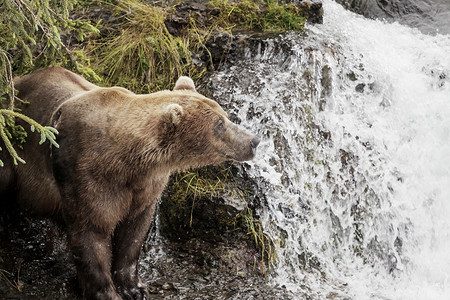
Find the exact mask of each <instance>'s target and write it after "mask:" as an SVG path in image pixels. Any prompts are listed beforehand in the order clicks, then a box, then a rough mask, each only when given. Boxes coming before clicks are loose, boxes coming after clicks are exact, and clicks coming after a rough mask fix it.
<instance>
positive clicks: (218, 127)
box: [216, 118, 225, 133]
mask: <svg viewBox="0 0 450 300" xmlns="http://www.w3.org/2000/svg"><path fill="white" fill-rule="evenodd" d="M223 131H225V122H224V121H223V119H222V118H220V119H218V120H217V122H216V132H217V133H221V132H223Z"/></svg>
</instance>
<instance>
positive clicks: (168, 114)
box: [158, 76, 259, 169]
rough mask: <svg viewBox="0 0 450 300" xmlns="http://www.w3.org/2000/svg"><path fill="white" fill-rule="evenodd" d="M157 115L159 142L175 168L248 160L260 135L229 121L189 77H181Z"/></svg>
mask: <svg viewBox="0 0 450 300" xmlns="http://www.w3.org/2000/svg"><path fill="white" fill-rule="evenodd" d="M169 93H170V97H169V99H170V100H169V101H167V102H165V104H164V105H165V107H164V112H163V115H162V117H161V118H160V126H159V128H160V130H158V132H159V146H160V147H161V148H163V149H167V150H166V151H167V152H166V153H171V154H172V155H171V156H172V158H171V160H172V162H173V163H174V164H175V165H176V166H177V169H185V168H192V167H200V166H205V165H209V164H218V163H221V162H224V161H227V160H232V161H246V160H251V159H252V158H253V157H254V155H255V151H256V147H257V146H258V144H259V138H258V137H256V136H255V135H254V134H252V133H251V132H249V131H248V130H246V129H245V128H243V127H242V126H240V125H237V124H234V123H232V122H231V121H230V120H229V119H228V116H227V113H226V112H225V111H224V110H223V109H222V107H221V106H220V105H219V104H218V103H217V102H215V101H213V100H211V99H208V98H206V97H204V96H203V95H201V94H199V93H198V92H197V91H196V89H195V85H194V83H193V81H192V79H191V78H189V77H184V76H183V77H180V79H178V81H177V83H176V84H175V87H174V90H173V91H172V92H169Z"/></svg>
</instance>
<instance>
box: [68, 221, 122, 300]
mask: <svg viewBox="0 0 450 300" xmlns="http://www.w3.org/2000/svg"><path fill="white" fill-rule="evenodd" d="M72 228H75V229H74V230H70V229H69V238H70V245H71V249H72V253H73V257H74V262H75V265H76V268H77V274H78V280H79V282H80V287H81V289H82V291H83V297H84V299H96V300H121V299H122V298H121V297H120V296H119V295H118V294H117V292H116V290H115V288H114V284H113V280H112V278H111V268H110V264H111V238H110V236H109V234H107V233H103V232H99V231H96V230H93V229H86V228H85V229H83V230H80V227H79V226H77V224H74V225H73V226H72Z"/></svg>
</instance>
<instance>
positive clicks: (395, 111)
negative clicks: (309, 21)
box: [214, 0, 450, 300]
mask: <svg viewBox="0 0 450 300" xmlns="http://www.w3.org/2000/svg"><path fill="white" fill-rule="evenodd" d="M324 10H325V16H324V24H322V25H314V26H311V27H309V28H308V37H306V38H304V37H301V36H298V35H295V34H289V35H285V36H283V37H278V38H272V39H267V40H266V41H265V42H264V43H263V44H262V47H261V50H260V51H259V52H258V53H256V54H255V53H248V58H249V60H248V61H245V62H242V63H241V64H240V65H238V66H234V67H231V68H230V69H229V70H226V71H223V72H220V73H218V74H217V75H216V77H215V79H214V81H215V82H223V87H222V89H219V90H221V91H220V92H217V94H216V95H215V99H218V100H219V101H220V102H222V103H228V102H231V103H234V106H233V108H231V110H232V111H234V113H235V114H236V115H237V116H238V117H239V119H240V120H241V121H242V123H243V124H244V125H246V126H247V127H249V128H252V130H253V131H257V132H258V133H259V135H260V136H261V137H262V138H263V141H262V142H261V145H260V147H259V152H258V155H257V158H256V159H255V160H254V161H253V162H252V163H251V168H250V170H249V172H250V174H251V175H252V176H253V177H254V178H257V179H259V180H260V181H261V187H260V189H261V191H262V192H263V193H264V194H265V196H266V198H267V199H266V200H267V207H265V208H264V209H262V211H260V212H259V213H260V214H261V215H262V218H263V222H264V226H265V229H266V230H267V232H268V233H269V235H271V236H272V238H273V239H274V240H275V241H276V243H277V245H278V246H277V252H278V263H277V267H276V275H274V277H273V278H272V280H273V282H274V284H279V285H284V286H286V288H287V289H289V290H291V291H292V292H294V293H295V294H296V295H299V296H298V299H303V296H301V295H303V294H307V295H309V297H310V298H311V299H355V300H364V299H404V300H413V299H417V300H427V299H430V300H444V299H450V36H448V35H439V34H438V35H435V36H429V35H424V34H422V33H420V32H419V31H418V30H415V29H411V28H408V27H406V26H402V25H399V24H395V23H394V24H387V23H384V22H382V21H376V20H369V19H366V18H364V17H362V16H359V15H356V14H353V13H351V12H349V11H346V10H345V9H343V8H342V7H341V6H340V5H338V4H336V3H334V2H332V1H330V0H325V1H324ZM281 44H283V45H287V46H285V47H279V45H281ZM218 87H219V88H220V87H221V84H220V83H219V84H218Z"/></svg>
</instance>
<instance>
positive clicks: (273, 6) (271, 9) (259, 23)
mask: <svg viewBox="0 0 450 300" xmlns="http://www.w3.org/2000/svg"><path fill="white" fill-rule="evenodd" d="M210 3H211V4H212V5H213V6H215V7H217V8H218V9H220V14H219V16H218V17H217V25H220V26H223V27H224V28H228V29H231V28H236V29H250V30H262V31H286V30H301V29H303V26H304V24H305V21H306V18H305V17H304V16H303V12H302V10H301V9H300V8H299V7H297V6H294V5H282V4H278V2H277V1H275V0H265V1H263V2H259V1H258V2H257V1H250V0H244V1H238V2H230V1H228V0H212V1H211V2H210Z"/></svg>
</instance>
